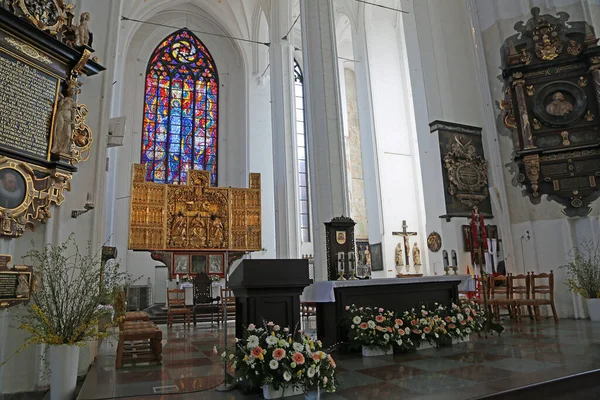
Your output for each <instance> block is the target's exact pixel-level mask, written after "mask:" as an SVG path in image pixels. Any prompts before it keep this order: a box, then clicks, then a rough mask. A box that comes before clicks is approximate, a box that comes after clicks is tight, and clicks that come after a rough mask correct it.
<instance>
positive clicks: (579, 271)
mask: <svg viewBox="0 0 600 400" xmlns="http://www.w3.org/2000/svg"><path fill="white" fill-rule="evenodd" d="M561 268H563V269H565V270H566V272H567V280H566V285H567V286H568V287H569V290H570V291H572V292H575V293H579V294H580V295H581V296H583V297H585V298H586V299H595V298H598V297H600V245H599V243H598V241H597V242H596V243H594V242H593V241H591V240H588V239H584V240H583V241H582V242H581V243H580V245H579V246H578V247H575V248H573V249H572V250H571V260H570V261H569V262H568V263H567V264H566V265H563V266H562V267H561Z"/></svg>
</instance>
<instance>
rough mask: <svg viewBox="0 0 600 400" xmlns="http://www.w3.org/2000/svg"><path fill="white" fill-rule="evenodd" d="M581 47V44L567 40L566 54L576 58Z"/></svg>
mask: <svg viewBox="0 0 600 400" xmlns="http://www.w3.org/2000/svg"><path fill="white" fill-rule="evenodd" d="M582 48H583V46H582V45H581V43H577V42H576V41H574V40H569V46H568V47H567V53H569V54H570V55H572V56H576V55H579V53H581V50H582Z"/></svg>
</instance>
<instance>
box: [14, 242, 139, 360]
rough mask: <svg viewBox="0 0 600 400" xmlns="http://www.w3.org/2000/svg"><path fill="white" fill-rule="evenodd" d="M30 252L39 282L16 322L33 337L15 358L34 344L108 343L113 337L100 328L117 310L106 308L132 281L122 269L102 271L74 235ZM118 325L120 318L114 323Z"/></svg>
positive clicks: (96, 257) (98, 258)
mask: <svg viewBox="0 0 600 400" xmlns="http://www.w3.org/2000/svg"><path fill="white" fill-rule="evenodd" d="M32 246H33V249H32V250H30V251H29V252H28V253H27V255H26V256H25V257H24V259H25V260H28V261H30V262H31V264H32V266H33V272H34V277H35V279H34V282H33V283H32V288H31V301H30V303H29V305H28V306H27V312H25V313H23V314H22V315H21V316H20V317H18V318H19V321H20V325H19V329H22V330H24V331H27V332H28V333H29V334H30V335H31V336H30V337H29V338H28V339H27V341H26V342H25V343H24V345H23V346H21V347H20V348H19V349H18V350H17V352H15V354H16V353H18V352H20V351H21V350H23V349H25V348H26V347H27V346H29V345H30V344H42V343H44V344H49V345H62V344H68V345H83V344H85V343H86V342H87V341H90V340H95V339H99V338H103V337H107V336H108V335H109V334H110V333H107V332H104V331H102V330H99V329H98V322H99V320H100V319H101V318H102V317H104V316H109V317H110V316H112V314H113V312H114V309H113V308H112V307H110V306H106V305H107V304H112V303H113V302H114V301H115V298H116V295H117V293H118V292H119V289H120V287H121V284H123V283H124V282H125V280H126V279H128V277H129V275H127V274H125V273H122V272H119V269H118V268H111V269H107V270H103V268H102V266H101V254H100V252H98V253H96V254H93V253H92V252H91V250H90V247H89V244H88V249H87V251H86V252H85V253H80V251H79V247H78V246H77V244H76V243H75V240H74V235H73V234H71V235H70V236H69V238H68V239H67V240H66V241H65V242H64V243H62V244H60V245H57V246H53V245H50V244H47V245H46V246H44V247H43V248H42V249H36V248H35V245H34V244H33V243H32ZM36 282H37V283H36ZM110 319H112V318H110ZM110 319H109V320H110ZM117 323H118V318H117V319H115V320H114V321H112V322H110V324H113V325H114V324H117Z"/></svg>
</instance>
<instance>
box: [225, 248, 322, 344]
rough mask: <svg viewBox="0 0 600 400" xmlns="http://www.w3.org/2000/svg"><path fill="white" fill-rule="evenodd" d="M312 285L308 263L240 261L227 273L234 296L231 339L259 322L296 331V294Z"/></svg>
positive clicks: (297, 297)
mask: <svg viewBox="0 0 600 400" xmlns="http://www.w3.org/2000/svg"><path fill="white" fill-rule="evenodd" d="M311 283H312V282H311V281H310V279H309V278H308V260H306V259H304V260H291V259H285V260H283V259H282V260H263V259H257V260H242V262H241V263H240V264H239V265H238V267H237V268H236V269H235V270H234V271H233V272H232V273H231V276H230V278H229V287H230V288H231V289H233V293H234V295H235V336H236V337H238V338H240V337H242V334H243V330H244V328H245V327H247V326H248V325H249V324H255V325H257V326H262V324H263V321H266V322H268V321H273V322H274V323H275V324H277V325H280V326H281V327H282V328H283V327H289V328H290V329H294V328H296V329H300V327H299V324H300V294H302V291H303V290H304V288H305V287H306V286H308V285H310V284H311Z"/></svg>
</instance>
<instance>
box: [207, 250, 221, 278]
mask: <svg viewBox="0 0 600 400" xmlns="http://www.w3.org/2000/svg"><path fill="white" fill-rule="evenodd" d="M208 273H209V274H221V275H222V274H223V273H224V270H223V255H222V254H211V255H209V256H208Z"/></svg>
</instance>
